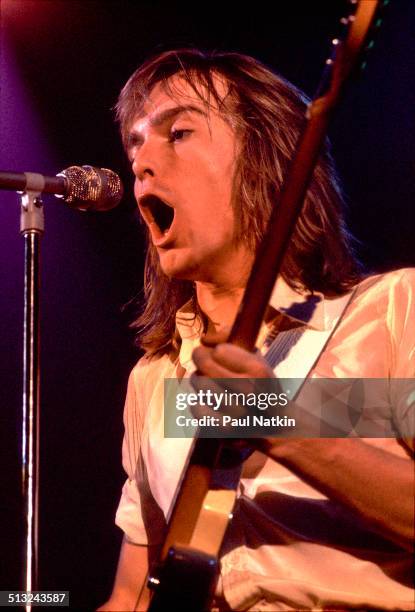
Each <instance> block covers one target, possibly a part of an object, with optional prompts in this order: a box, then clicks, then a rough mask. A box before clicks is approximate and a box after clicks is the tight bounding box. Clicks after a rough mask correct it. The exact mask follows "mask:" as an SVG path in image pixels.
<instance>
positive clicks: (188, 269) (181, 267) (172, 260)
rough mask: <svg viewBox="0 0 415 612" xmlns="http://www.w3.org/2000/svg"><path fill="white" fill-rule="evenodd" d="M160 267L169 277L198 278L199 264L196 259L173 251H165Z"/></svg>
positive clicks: (178, 278)
mask: <svg viewBox="0 0 415 612" xmlns="http://www.w3.org/2000/svg"><path fill="white" fill-rule="evenodd" d="M160 267H161V269H162V271H163V272H164V274H165V275H166V276H168V277H169V278H176V279H177V280H188V281H194V280H198V276H199V275H198V269H199V267H198V265H197V264H196V262H195V261H192V260H189V259H188V258H182V257H180V256H177V255H176V254H173V253H164V254H162V255H161V256H160Z"/></svg>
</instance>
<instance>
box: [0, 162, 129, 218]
mask: <svg viewBox="0 0 415 612" xmlns="http://www.w3.org/2000/svg"><path fill="white" fill-rule="evenodd" d="M0 189H10V190H13V191H35V192H39V193H52V194H54V195H55V196H57V197H58V198H62V199H63V200H64V201H65V202H66V203H67V204H68V205H69V206H70V207H71V208H76V209H78V210H97V211H104V210H110V209H111V208H114V207H115V206H117V205H118V204H119V203H120V201H121V198H122V196H123V193H124V188H123V185H122V182H121V179H120V177H119V176H118V174H116V173H115V172H113V171H112V170H108V169H107V168H95V167H94V166H70V168H66V170H63V171H62V172H59V174H57V175H56V176H44V175H43V174H37V173H35V172H21V173H20V172H0Z"/></svg>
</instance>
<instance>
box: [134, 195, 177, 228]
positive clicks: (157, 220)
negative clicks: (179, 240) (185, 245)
mask: <svg viewBox="0 0 415 612" xmlns="http://www.w3.org/2000/svg"><path fill="white" fill-rule="evenodd" d="M140 207H141V209H142V213H143V217H144V219H145V220H146V221H147V223H148V224H149V225H151V224H153V223H154V224H155V225H156V226H157V228H158V230H159V232H160V234H163V235H164V234H167V232H168V231H169V229H170V227H171V225H172V223H173V219H174V208H172V207H171V206H170V205H169V204H166V202H163V200H161V199H160V198H159V197H157V196H155V195H151V194H149V195H146V196H143V197H142V198H141V199H140Z"/></svg>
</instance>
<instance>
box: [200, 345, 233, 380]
mask: <svg viewBox="0 0 415 612" xmlns="http://www.w3.org/2000/svg"><path fill="white" fill-rule="evenodd" d="M214 350H215V349H212V348H208V347H206V346H198V347H197V348H196V349H195V350H194V351H193V353H192V359H193V362H194V364H195V366H196V368H197V371H198V372H199V373H200V374H202V375H203V376H208V377H210V378H232V377H233V376H234V375H235V374H234V372H232V371H231V370H229V369H228V368H226V367H224V366H223V365H221V364H220V363H218V361H217V360H215V359H214V358H213V351H214Z"/></svg>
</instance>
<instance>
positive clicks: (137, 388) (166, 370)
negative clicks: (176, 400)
mask: <svg viewBox="0 0 415 612" xmlns="http://www.w3.org/2000/svg"><path fill="white" fill-rule="evenodd" d="M175 368H176V365H175V360H174V358H173V357H172V356H170V355H167V354H166V355H162V356H160V357H149V356H148V355H147V354H146V355H143V357H141V358H140V359H139V360H138V362H137V363H136V364H135V366H134V367H133V369H132V370H131V372H130V376H129V380H128V389H129V390H130V389H131V390H133V391H134V393H135V394H140V395H142V394H143V393H148V392H151V391H152V390H153V389H154V387H155V386H156V385H157V384H158V383H159V382H160V381H161V380H163V379H164V378H169V377H174V372H175Z"/></svg>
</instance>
